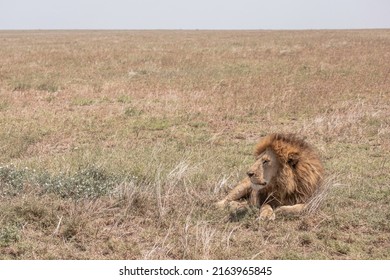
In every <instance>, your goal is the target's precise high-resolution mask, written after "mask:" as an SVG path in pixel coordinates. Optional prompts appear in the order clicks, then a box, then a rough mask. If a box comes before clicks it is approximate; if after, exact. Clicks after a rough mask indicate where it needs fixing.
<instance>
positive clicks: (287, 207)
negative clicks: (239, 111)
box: [217, 134, 324, 220]
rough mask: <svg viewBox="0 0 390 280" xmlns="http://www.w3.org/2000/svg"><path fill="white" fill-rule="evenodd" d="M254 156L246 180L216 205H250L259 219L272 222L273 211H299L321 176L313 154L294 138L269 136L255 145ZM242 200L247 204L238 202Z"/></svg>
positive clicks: (314, 189) (235, 206)
mask: <svg viewBox="0 0 390 280" xmlns="http://www.w3.org/2000/svg"><path fill="white" fill-rule="evenodd" d="M255 156H256V162H255V163H254V164H253V165H252V167H251V168H250V169H249V170H248V172H247V175H248V177H247V178H245V179H244V180H243V181H241V182H240V183H239V184H238V185H237V186H236V187H234V188H233V189H232V190H231V191H230V192H229V193H228V195H227V196H226V197H225V198H224V199H223V200H221V201H219V202H218V203H217V206H219V207H226V206H229V207H230V208H236V209H237V208H240V207H244V206H245V205H246V204H247V203H248V202H249V204H250V205H254V206H256V207H258V208H260V219H262V220H264V219H267V220H273V219H275V212H282V213H297V214H298V213H300V212H302V211H303V210H304V208H305V203H306V202H307V201H308V199H309V198H310V197H311V196H312V195H313V193H314V192H315V191H316V189H317V188H318V187H319V186H320V184H321V181H322V177H323V172H324V171H323V167H322V164H321V161H320V159H319V157H318V155H317V154H316V153H315V151H314V150H313V149H312V148H311V147H310V146H309V144H307V143H306V142H305V141H303V140H301V139H299V138H297V137H296V136H295V135H292V134H270V135H268V136H266V137H264V138H263V139H262V140H261V141H260V142H259V143H258V144H257V146H256V148H255ZM243 198H244V199H246V201H247V202H244V203H243V202H240V200H241V199H243Z"/></svg>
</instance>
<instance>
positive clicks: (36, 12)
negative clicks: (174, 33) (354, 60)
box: [0, 0, 390, 29]
mask: <svg viewBox="0 0 390 280" xmlns="http://www.w3.org/2000/svg"><path fill="white" fill-rule="evenodd" d="M334 28H336V29H350V28H390V0H165V1H163V0H161V1H158V0H106V1H103V0H0V29H334Z"/></svg>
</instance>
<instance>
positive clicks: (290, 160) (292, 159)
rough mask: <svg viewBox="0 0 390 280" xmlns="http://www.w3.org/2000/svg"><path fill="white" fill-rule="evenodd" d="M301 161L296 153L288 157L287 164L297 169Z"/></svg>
mask: <svg viewBox="0 0 390 280" xmlns="http://www.w3.org/2000/svg"><path fill="white" fill-rule="evenodd" d="M298 161H299V155H298V154H296V153H291V154H289V155H288V159H287V162H288V164H289V165H290V166H291V167H295V166H296V165H297V163H298Z"/></svg>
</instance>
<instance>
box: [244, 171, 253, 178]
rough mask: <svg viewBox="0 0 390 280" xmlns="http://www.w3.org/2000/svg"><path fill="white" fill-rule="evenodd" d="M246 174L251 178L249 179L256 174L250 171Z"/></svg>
mask: <svg viewBox="0 0 390 280" xmlns="http://www.w3.org/2000/svg"><path fill="white" fill-rule="evenodd" d="M246 174H247V175H248V176H249V178H251V177H252V176H253V175H255V172H253V171H248V172H247V173H246Z"/></svg>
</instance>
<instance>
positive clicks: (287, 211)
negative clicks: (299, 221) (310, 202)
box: [275, 204, 306, 215]
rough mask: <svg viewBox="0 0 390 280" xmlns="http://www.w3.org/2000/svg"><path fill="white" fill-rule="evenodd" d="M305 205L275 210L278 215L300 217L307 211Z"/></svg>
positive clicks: (287, 206)
mask: <svg viewBox="0 0 390 280" xmlns="http://www.w3.org/2000/svg"><path fill="white" fill-rule="evenodd" d="M305 206H306V205H305V204H294V205H285V206H280V207H279V208H277V209H276V210H275V212H276V213H281V214H282V215H283V214H284V215H286V214H287V215H289V214H290V215H298V214H300V213H302V211H303V210H304V209H305Z"/></svg>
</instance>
